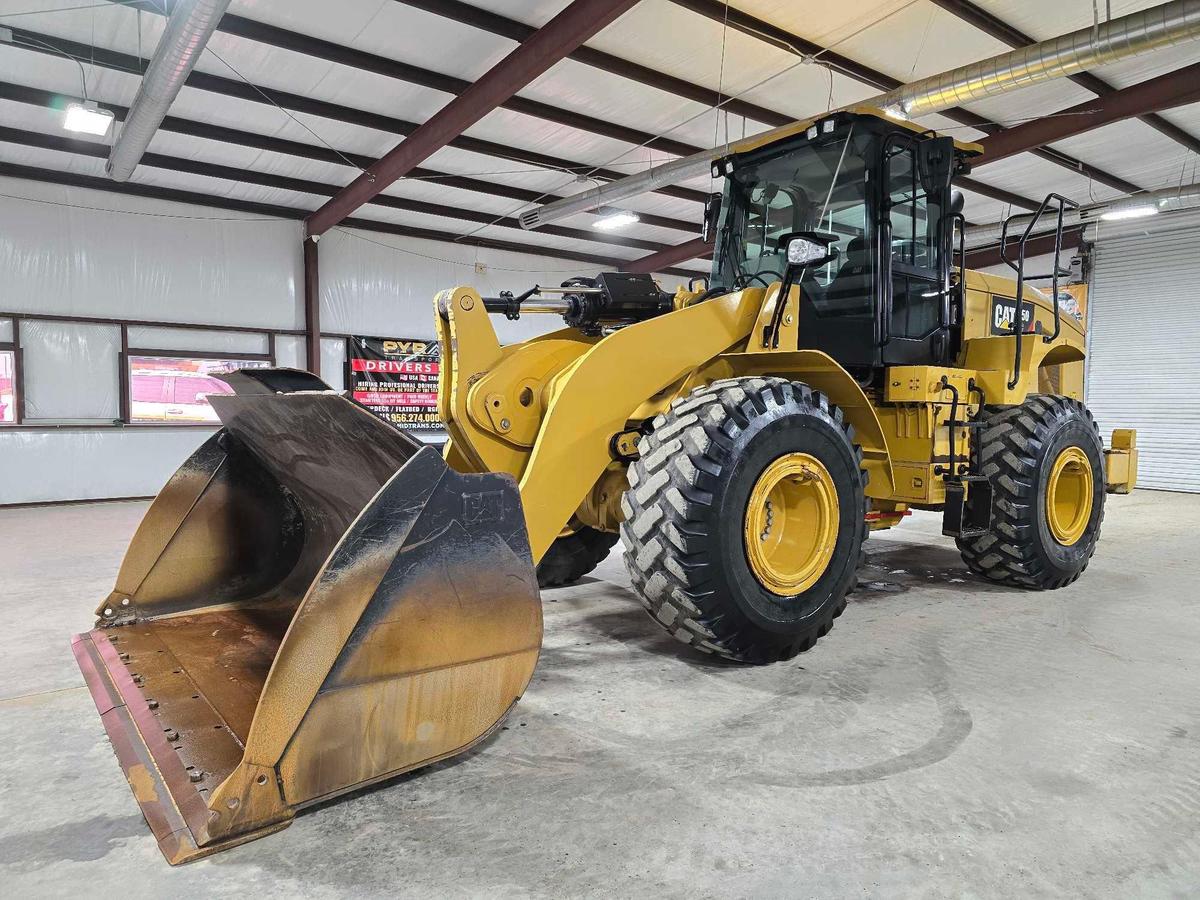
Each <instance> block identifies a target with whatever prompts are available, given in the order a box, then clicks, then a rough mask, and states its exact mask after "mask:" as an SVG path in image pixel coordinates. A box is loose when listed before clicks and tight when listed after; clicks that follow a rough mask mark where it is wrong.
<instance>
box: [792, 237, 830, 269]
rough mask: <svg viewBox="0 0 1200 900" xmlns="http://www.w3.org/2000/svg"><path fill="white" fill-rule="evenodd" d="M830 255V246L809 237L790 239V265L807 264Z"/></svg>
mask: <svg viewBox="0 0 1200 900" xmlns="http://www.w3.org/2000/svg"><path fill="white" fill-rule="evenodd" d="M828 255H829V248H828V247H826V246H825V245H824V244H818V243H817V242H816V241H810V240H809V239H808V238H792V239H791V240H790V241H788V247H787V261H788V265H789V266H807V265H809V264H810V263H814V262H816V261H817V260H823V259H825V257H827V256H828Z"/></svg>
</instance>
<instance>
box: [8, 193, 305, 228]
mask: <svg viewBox="0 0 1200 900" xmlns="http://www.w3.org/2000/svg"><path fill="white" fill-rule="evenodd" d="M0 197H3V198H5V199H6V200H21V201H23V202H25V203H39V204H41V205H43V206H62V207H65V208H66V209H82V210H86V211H88V212H102V213H117V214H118V215H122V216H147V217H149V218H152V219H194V220H196V221H200V222H298V221H299V219H289V218H284V217H283V216H277V217H276V216H255V217H253V218H247V217H245V216H186V215H183V214H182V213H154V212H147V211H146V210H139V209H113V208H110V207H107V206H86V205H85V204H82V203H67V202H65V201H62V200H43V199H41V198H39V197H22V196H20V195H19V194H0ZM167 202H176V201H167Z"/></svg>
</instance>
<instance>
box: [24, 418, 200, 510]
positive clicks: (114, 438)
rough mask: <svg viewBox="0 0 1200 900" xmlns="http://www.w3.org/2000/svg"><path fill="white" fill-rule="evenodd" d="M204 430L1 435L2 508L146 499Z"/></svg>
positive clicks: (53, 431)
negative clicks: (46, 503) (72, 501)
mask: <svg viewBox="0 0 1200 900" xmlns="http://www.w3.org/2000/svg"><path fill="white" fill-rule="evenodd" d="M210 434H212V431H211V430H209V429H207V428H158V427H155V428H148V427H144V426H142V427H139V426H132V427H128V428H106V429H102V430H101V429H81V428H55V429H43V430H37V431H28V430H20V431H5V430H4V429H0V504H10V503H43V502H47V501H52V500H105V499H110V498H114V497H149V496H152V495H154V494H156V493H158V490H159V488H161V487H162V486H163V484H165V483H166V480H167V479H168V478H170V477H171V474H172V473H173V472H174V471H175V470H176V469H177V468H178V467H179V464H180V463H182V462H183V461H184V460H185V459H187V458H188V456H190V455H191V453H192V451H194V450H195V449H196V448H197V447H198V446H200V444H201V443H202V442H203V441H205V440H206V439H207V438H208V436H209V435H210Z"/></svg>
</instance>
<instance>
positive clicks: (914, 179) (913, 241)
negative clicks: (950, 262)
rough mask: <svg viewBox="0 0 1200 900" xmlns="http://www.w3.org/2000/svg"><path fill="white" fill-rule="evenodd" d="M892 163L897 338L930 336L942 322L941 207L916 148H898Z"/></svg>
mask: <svg viewBox="0 0 1200 900" xmlns="http://www.w3.org/2000/svg"><path fill="white" fill-rule="evenodd" d="M891 153H892V155H891V156H890V157H889V159H888V163H887V170H886V171H887V190H888V200H889V221H890V225H891V253H892V321H891V334H892V336H893V337H902V338H912V339H917V338H924V337H926V336H927V335H929V334H931V333H932V332H933V331H934V330H935V329H937V328H938V326H939V324H940V307H941V302H940V299H939V297H940V295H939V294H938V293H937V289H938V287H939V285H938V221H939V219H940V217H941V208H940V206H939V204H938V202H937V200H936V198H931V197H929V196H928V194H927V193H926V191H925V188H924V186H923V185H922V183H921V179H920V177H919V173H918V171H917V165H916V160H915V157H914V154H913V151H912V149H911V148H904V149H901V148H898V147H897V148H894V149H893V150H892V151H891Z"/></svg>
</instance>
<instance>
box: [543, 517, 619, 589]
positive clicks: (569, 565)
mask: <svg viewBox="0 0 1200 900" xmlns="http://www.w3.org/2000/svg"><path fill="white" fill-rule="evenodd" d="M620 539H621V538H620V535H618V534H615V533H613V532H609V531H600V530H599V529H598V528H589V527H588V526H587V525H581V526H580V527H579V528H578V529H576V530H575V531H573V532H571V533H570V534H565V535H563V536H562V537H559V538H556V539H555V541H554V543H553V544H551V545H550V549H549V550H547V551H546V555H545V556H543V557H542V561H541V562H539V563H538V567H537V580H538V587H540V588H550V587H561V586H563V585H566V584H574V583H575V582H576V581H578V580H579V579H580V578H582V577H583V576H584V575H586V574H588V572H590V571H592V569H594V568H596V566H598V565H600V563H602V562H604V558H605V557H606V556H608V551H610V550H611V549H612V547H613V544H615V543H616V542H617V541H619V540H620Z"/></svg>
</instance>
